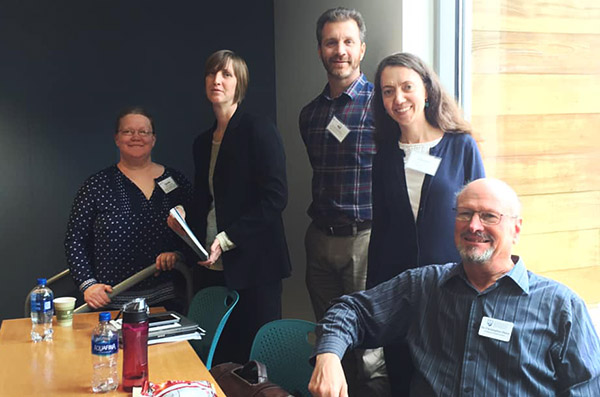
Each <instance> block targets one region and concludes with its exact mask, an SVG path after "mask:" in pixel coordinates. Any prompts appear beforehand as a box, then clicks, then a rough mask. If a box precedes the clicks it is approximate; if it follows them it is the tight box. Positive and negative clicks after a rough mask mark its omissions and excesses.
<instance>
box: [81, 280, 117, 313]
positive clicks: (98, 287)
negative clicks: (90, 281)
mask: <svg viewBox="0 0 600 397" xmlns="http://www.w3.org/2000/svg"><path fill="white" fill-rule="evenodd" d="M110 292H112V287H111V286H110V285H106V284H94V285H92V286H91V287H89V288H88V289H86V290H85V291H84V292H83V299H84V300H85V303H87V304H88V305H89V306H90V307H91V308H92V309H99V308H101V307H103V306H106V305H108V304H109V303H110V298H109V297H108V295H106V294H107V293H110Z"/></svg>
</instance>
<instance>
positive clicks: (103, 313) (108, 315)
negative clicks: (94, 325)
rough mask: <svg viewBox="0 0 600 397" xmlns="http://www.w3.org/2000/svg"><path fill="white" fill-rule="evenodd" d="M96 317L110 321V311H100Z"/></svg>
mask: <svg viewBox="0 0 600 397" xmlns="http://www.w3.org/2000/svg"><path fill="white" fill-rule="evenodd" d="M98 317H99V318H100V321H110V313H109V312H102V313H100V315H99V316H98Z"/></svg>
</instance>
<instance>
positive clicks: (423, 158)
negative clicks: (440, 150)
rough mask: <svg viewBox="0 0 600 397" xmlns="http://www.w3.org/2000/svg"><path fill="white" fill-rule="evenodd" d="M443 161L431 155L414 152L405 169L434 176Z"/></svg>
mask: <svg viewBox="0 0 600 397" xmlns="http://www.w3.org/2000/svg"><path fill="white" fill-rule="evenodd" d="M441 161H442V158H441V157H436V156H432V155H430V154H429V153H420V152H412V153H411V154H410V156H408V159H407V160H406V164H404V167H406V168H410V169H411V170H415V171H418V172H422V173H423V174H427V175H431V176H434V175H435V173H436V172H437V169H438V167H439V166H440V163H441Z"/></svg>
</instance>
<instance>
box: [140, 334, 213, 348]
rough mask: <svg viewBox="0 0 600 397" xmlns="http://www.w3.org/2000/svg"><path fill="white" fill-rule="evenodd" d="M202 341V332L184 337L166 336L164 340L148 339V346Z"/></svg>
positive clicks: (184, 335)
mask: <svg viewBox="0 0 600 397" xmlns="http://www.w3.org/2000/svg"><path fill="white" fill-rule="evenodd" d="M195 339H197V340H200V339H202V335H200V332H193V333H188V334H182V335H173V336H165V337H164V338H157V339H148V345H156V344H158V343H167V342H179V341H182V340H195Z"/></svg>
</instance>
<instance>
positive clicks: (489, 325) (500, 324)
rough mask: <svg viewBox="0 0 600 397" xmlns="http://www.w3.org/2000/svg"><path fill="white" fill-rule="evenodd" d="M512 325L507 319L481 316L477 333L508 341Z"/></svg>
mask: <svg viewBox="0 0 600 397" xmlns="http://www.w3.org/2000/svg"><path fill="white" fill-rule="evenodd" d="M514 326H515V325H514V324H513V323H511V322H508V321H503V320H497V319H495V318H491V317H483V318H482V319H481V326H480V327H479V335H481V336H485V337H487V338H492V339H497V340H500V341H502V342H508V341H509V340H510V335H511V334H512V330H513V327H514Z"/></svg>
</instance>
